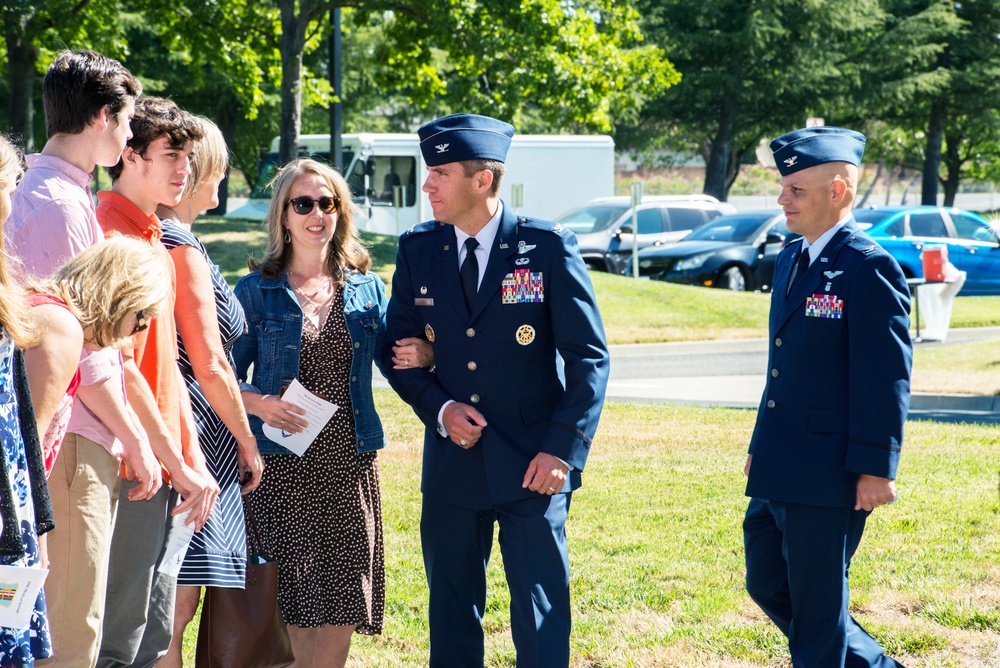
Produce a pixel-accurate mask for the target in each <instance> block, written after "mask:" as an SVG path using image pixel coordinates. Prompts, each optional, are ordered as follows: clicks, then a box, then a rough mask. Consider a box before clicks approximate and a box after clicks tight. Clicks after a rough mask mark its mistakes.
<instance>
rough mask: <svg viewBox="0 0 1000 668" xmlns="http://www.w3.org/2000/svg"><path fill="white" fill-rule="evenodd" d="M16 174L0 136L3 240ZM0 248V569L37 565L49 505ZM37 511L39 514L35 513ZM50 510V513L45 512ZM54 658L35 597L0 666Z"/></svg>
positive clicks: (19, 326)
mask: <svg viewBox="0 0 1000 668" xmlns="http://www.w3.org/2000/svg"><path fill="white" fill-rule="evenodd" d="M20 175H21V157H20V154H19V153H18V152H17V150H16V149H15V148H14V147H13V146H12V145H11V144H10V142H8V141H7V140H6V139H4V138H3V137H0V240H2V236H3V235H2V223H3V221H5V220H6V219H7V216H9V215H10V196H11V194H12V193H13V192H14V186H15V185H17V179H18V177H19V176H20ZM7 261H8V258H7V254H6V252H5V251H4V250H3V249H2V248H0V457H2V461H0V564H3V565H5V566H16V567H18V566H19V567H29V568H37V567H41V566H42V565H43V564H42V558H41V552H40V548H39V544H38V536H39V534H41V533H44V532H45V531H48V530H50V529H52V517H51V505H50V503H49V499H48V489H47V487H46V486H45V476H44V474H43V472H42V462H41V452H40V449H39V447H38V433H37V430H36V428H35V424H34V420H33V419H32V417H31V414H30V413H28V412H27V411H26V410H25V408H26V406H27V405H28V404H29V403H30V398H29V396H28V391H27V387H26V384H24V383H22V382H21V381H23V376H22V375H23V373H24V358H23V356H22V353H21V352H20V351H19V350H17V348H18V347H20V348H25V347H29V346H32V345H35V344H36V343H37V342H38V332H37V331H36V330H35V328H34V326H33V324H32V323H31V320H30V318H29V316H28V313H27V305H26V304H25V302H24V293H23V291H22V290H21V289H20V288H18V287H17V286H16V285H14V284H13V282H12V281H11V279H10V276H9V274H8V271H7ZM36 507H37V511H38V512H37V514H36ZM46 511H47V512H46ZM49 656H52V638H51V634H50V632H49V623H48V616H47V612H46V606H45V592H44V591H41V592H39V594H38V598H37V599H36V600H35V605H34V610H33V612H32V615H31V623H30V627H29V628H27V629H15V628H9V627H0V666H33V665H34V662H35V660H36V659H44V658H47V657H49Z"/></svg>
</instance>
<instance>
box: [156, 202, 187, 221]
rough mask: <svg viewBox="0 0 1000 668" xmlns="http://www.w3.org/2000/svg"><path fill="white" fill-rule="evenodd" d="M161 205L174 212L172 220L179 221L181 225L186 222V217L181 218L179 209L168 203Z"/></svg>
mask: <svg viewBox="0 0 1000 668" xmlns="http://www.w3.org/2000/svg"><path fill="white" fill-rule="evenodd" d="M160 206H162V207H163V208H164V209H166V210H167V211H169V212H170V213H172V214H173V217H172V218H171V220H173V221H175V222H178V223H180V224H181V225H183V224H184V219H183V218H181V214H179V213H177V209H175V208H174V207H172V206H167V205H166V204H161V205H160Z"/></svg>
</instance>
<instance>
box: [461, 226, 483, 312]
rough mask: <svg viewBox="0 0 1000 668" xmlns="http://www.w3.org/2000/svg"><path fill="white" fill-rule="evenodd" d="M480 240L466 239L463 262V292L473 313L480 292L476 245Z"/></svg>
mask: <svg viewBox="0 0 1000 668" xmlns="http://www.w3.org/2000/svg"><path fill="white" fill-rule="evenodd" d="M477 246H479V242H478V241H476V238H475V237H469V238H468V239H466V240H465V261H464V262H463V263H462V270H461V274H462V292H464V293H465V305H466V306H468V307H469V313H472V307H473V306H475V305H476V293H478V292H479V260H477V259H476V247H477Z"/></svg>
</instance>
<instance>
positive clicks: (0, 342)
mask: <svg viewBox="0 0 1000 668" xmlns="http://www.w3.org/2000/svg"><path fill="white" fill-rule="evenodd" d="M0 441H2V442H3V459H4V461H3V463H4V464H5V465H6V466H7V479H8V481H9V486H8V487H6V489H0V494H2V495H10V498H11V499H12V500H13V502H14V510H15V512H16V514H17V520H18V521H19V523H20V525H21V539H22V540H23V541H24V550H25V553H24V556H22V557H21V558H19V559H15V560H13V561H10V562H8V565H10V566H29V567H39V566H40V565H41V558H40V557H39V552H38V535H37V534H36V533H35V507H34V505H33V504H32V500H31V482H30V481H29V479H28V461H27V456H26V455H25V451H24V441H23V440H22V438H21V427H20V423H19V422H18V418H17V394H16V391H15V388H14V343H13V341H11V340H10V339H9V338H7V337H6V336H4V335H3V333H2V331H0ZM2 521H3V520H2V518H0V522H2ZM49 656H52V638H51V637H50V635H49V621H48V618H47V617H46V613H45V590H44V589H43V590H42V591H40V592H39V593H38V599H37V600H36V601H35V610H34V612H33V613H32V615H31V626H30V627H29V628H28V629H12V628H7V627H0V666H34V665H35V660H36V659H44V658H46V657H49Z"/></svg>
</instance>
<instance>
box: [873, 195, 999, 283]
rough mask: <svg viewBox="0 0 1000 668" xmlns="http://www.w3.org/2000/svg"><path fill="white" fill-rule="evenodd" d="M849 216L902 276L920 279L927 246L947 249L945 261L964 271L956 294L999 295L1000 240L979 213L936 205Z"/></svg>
mask: <svg viewBox="0 0 1000 668" xmlns="http://www.w3.org/2000/svg"><path fill="white" fill-rule="evenodd" d="M854 217H855V218H856V219H857V221H858V222H859V223H860V224H861V225H862V226H863V227H864V226H866V225H867V226H868V227H867V229H866V230H865V231H866V232H867V233H868V235H869V236H871V237H872V238H873V239H875V241H877V242H878V243H879V245H881V246H882V247H883V248H885V249H886V250H887V251H889V253H890V254H891V255H892V256H893V257H894V258H896V261H897V262H899V265H900V267H902V269H903V274H905V275H906V277H907V278H923V276H924V268H923V260H922V259H921V257H920V255H921V253H922V252H923V249H924V247H925V246H927V245H928V244H944V245H945V246H947V247H948V261H949V262H951V263H952V264H953V265H955V266H956V267H958V268H959V269H961V270H962V271H964V272H966V278H965V286H964V287H963V288H962V291H961V292H960V293H959V294H961V295H997V294H1000V239H998V237H997V230H996V229H995V228H994V227H993V226H992V225H991V224H990V222H989V221H987V220H986V219H985V218H983V217H982V216H980V215H979V214H976V213H973V212H971V211H963V210H961V209H954V208H949V207H940V206H912V207H883V208H879V209H858V210H856V211H855V212H854Z"/></svg>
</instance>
